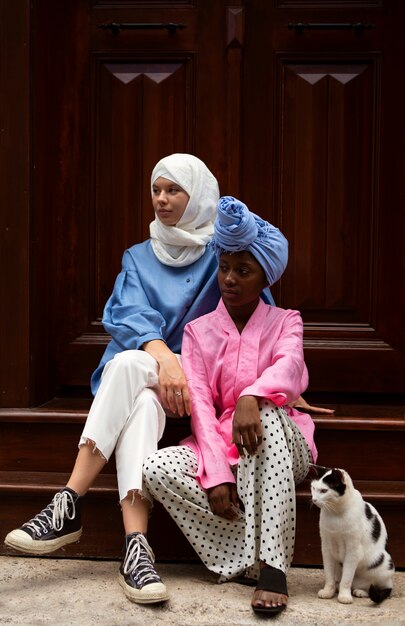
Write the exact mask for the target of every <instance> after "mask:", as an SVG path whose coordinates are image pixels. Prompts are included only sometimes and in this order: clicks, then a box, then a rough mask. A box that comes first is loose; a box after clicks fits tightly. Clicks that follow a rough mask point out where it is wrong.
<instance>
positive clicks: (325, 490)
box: [320, 489, 328, 493]
mask: <svg viewBox="0 0 405 626" xmlns="http://www.w3.org/2000/svg"><path fill="white" fill-rule="evenodd" d="M320 491H321V493H328V490H327V489H321V490H320Z"/></svg>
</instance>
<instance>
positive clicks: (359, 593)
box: [352, 589, 368, 598]
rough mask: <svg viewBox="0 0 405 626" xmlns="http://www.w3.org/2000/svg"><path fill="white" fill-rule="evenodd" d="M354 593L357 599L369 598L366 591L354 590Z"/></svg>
mask: <svg viewBox="0 0 405 626" xmlns="http://www.w3.org/2000/svg"><path fill="white" fill-rule="evenodd" d="M352 593H353V595H354V596H355V597H356V598H368V591H366V590H365V589H353V591H352Z"/></svg>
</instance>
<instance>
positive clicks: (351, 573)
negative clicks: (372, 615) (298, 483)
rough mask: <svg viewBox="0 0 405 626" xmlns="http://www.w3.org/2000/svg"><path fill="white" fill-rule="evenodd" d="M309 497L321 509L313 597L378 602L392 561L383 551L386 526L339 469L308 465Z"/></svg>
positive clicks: (386, 586)
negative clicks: (319, 580) (320, 580)
mask: <svg viewBox="0 0 405 626" xmlns="http://www.w3.org/2000/svg"><path fill="white" fill-rule="evenodd" d="M312 467H313V469H314V470H315V471H316V474H317V478H315V479H313V480H312V482H311V493H312V502H313V503H314V504H315V505H316V506H318V507H319V508H320V509H321V513H320V518H319V530H320V535H321V543H322V558H323V566H324V573H325V586H324V587H323V589H320V590H319V592H318V597H319V598H332V597H333V596H334V595H335V593H336V591H338V600H339V602H342V603H344V604H350V603H351V602H353V597H352V593H353V595H354V596H356V597H358V598H364V597H369V598H371V600H372V601H373V602H376V603H379V602H382V601H383V600H385V598H388V596H389V595H390V593H391V590H392V576H393V573H394V569H395V568H394V563H393V561H392V558H391V556H390V555H389V553H388V552H387V549H386V544H387V531H386V528H385V525H384V522H383V520H382V518H381V516H380V515H379V513H378V511H376V509H375V508H374V507H373V506H372V505H371V504H369V503H368V502H365V501H364V500H363V498H362V495H361V493H360V491H358V490H357V489H355V488H354V486H353V483H352V480H351V478H350V476H349V474H348V473H347V472H346V471H345V470H342V469H336V468H335V469H329V468H324V467H319V466H312Z"/></svg>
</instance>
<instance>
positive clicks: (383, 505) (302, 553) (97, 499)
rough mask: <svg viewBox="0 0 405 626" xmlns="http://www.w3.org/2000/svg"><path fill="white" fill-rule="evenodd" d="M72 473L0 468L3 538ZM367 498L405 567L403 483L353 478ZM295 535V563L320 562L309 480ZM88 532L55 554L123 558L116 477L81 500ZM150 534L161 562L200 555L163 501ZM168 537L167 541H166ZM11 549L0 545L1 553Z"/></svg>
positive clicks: (300, 495) (301, 489) (104, 478)
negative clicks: (121, 555)
mask: <svg viewBox="0 0 405 626" xmlns="http://www.w3.org/2000/svg"><path fill="white" fill-rule="evenodd" d="M68 477H69V474H67V473H53V474H52V473H49V472H13V473H12V472H0V497H1V501H2V511H3V514H2V516H1V519H0V539H1V540H3V539H4V537H5V535H6V534H7V532H9V531H10V530H11V529H13V528H16V527H18V526H19V525H20V524H21V523H22V522H24V521H27V520H28V519H30V518H31V517H32V516H33V515H35V514H36V513H38V512H39V511H40V510H41V509H42V508H44V506H45V505H46V504H47V503H48V502H49V501H50V500H51V499H52V497H53V494H54V493H55V492H56V491H57V490H58V489H60V488H61V487H63V486H64V485H65V484H66V482H67V479H68ZM355 486H356V487H357V488H358V489H359V490H360V491H361V493H362V494H363V497H364V499H365V500H367V501H368V502H371V503H372V504H373V505H374V506H375V507H376V508H377V509H378V510H379V512H380V513H381V515H382V516H383V518H384V521H385V523H386V526H387V529H388V534H389V546H390V550H391V552H392V555H393V558H394V560H395V563H396V565H397V567H398V566H400V567H404V566H405V546H404V542H403V536H404V533H405V482H404V481H402V482H401V481H370V480H369V481H367V480H363V481H362V480H359V481H355ZM296 497H297V537H296V549H295V557H294V563H295V564H296V565H313V566H317V565H321V553H320V541H319V533H318V516H319V511H318V509H317V508H316V507H313V506H311V502H310V482H309V480H305V481H304V482H303V483H301V485H299V486H298V487H297V495H296ZM83 528H84V532H83V535H82V539H81V541H80V542H79V543H77V544H73V545H70V546H67V547H65V548H62V549H61V550H59V551H58V552H57V553H55V555H56V556H58V557H61V556H67V557H77V558H81V557H92V558H119V557H120V554H121V549H122V540H123V528H122V521H121V514H120V509H119V504H118V492H117V483H116V477H115V475H114V474H108V473H104V474H100V476H99V477H98V478H97V480H96V482H95V484H94V485H93V487H92V488H91V489H90V491H89V493H88V494H87V496H86V498H85V500H84V503H83ZM148 535H149V538H150V541H151V543H152V545H153V546H154V548H155V550H156V552H157V553H158V555H159V560H161V561H179V562H181V561H184V562H192V561H196V560H198V557H197V556H196V554H195V552H194V550H193V549H192V548H191V547H190V545H189V544H188V542H187V541H186V539H185V538H184V537H183V535H182V533H181V532H180V530H179V529H178V528H177V526H176V525H175V523H174V522H173V521H172V519H171V518H170V516H169V515H168V514H167V513H166V511H165V510H164V509H163V507H161V505H160V504H159V503H156V504H155V509H154V512H153V515H152V516H151V523H150V529H149V533H148ZM168 538H169V540H168ZM11 553H13V551H12V550H10V549H9V548H7V547H6V546H4V545H0V554H11Z"/></svg>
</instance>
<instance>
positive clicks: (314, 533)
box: [0, 398, 405, 567]
mask: <svg viewBox="0 0 405 626" xmlns="http://www.w3.org/2000/svg"><path fill="white" fill-rule="evenodd" d="M88 406H89V400H88V399H84V400H83V399H81V398H79V399H69V402H66V401H65V400H64V399H62V400H56V401H54V402H52V403H50V404H48V405H47V406H45V407H40V408H35V409H2V410H0V495H1V501H2V515H1V517H0V540H3V538H4V536H5V535H6V534H7V532H9V530H11V529H12V528H16V527H18V526H19V525H20V524H21V523H22V522H24V521H27V520H28V519H29V518H31V517H32V516H33V515H35V514H36V513H38V512H39V511H40V510H41V509H42V508H43V507H44V506H45V505H46V504H47V503H48V502H49V501H50V499H51V498H52V495H53V494H54V492H55V491H56V490H57V489H59V488H60V487H61V486H63V485H65V484H66V481H67V478H68V476H69V473H70V471H71V469H72V467H73V463H74V460H75V457H76V453H77V442H78V439H79V436H80V433H81V430H82V427H83V424H84V422H85V419H86V415H87V411H88ZM335 406H336V413H335V415H333V416H325V417H314V421H315V423H316V442H317V446H318V450H319V459H318V462H319V463H320V464H321V465H326V466H331V467H344V468H345V469H347V471H349V473H350V474H351V476H352V478H353V480H354V482H355V484H356V486H357V487H358V488H359V489H360V491H361V492H362V493H363V496H364V498H365V499H366V500H368V501H370V502H372V503H373V504H374V505H375V506H376V507H377V509H378V510H379V511H380V513H381V515H382V516H383V518H384V521H385V523H386V525H387V529H388V533H389V543H390V550H391V552H392V555H393V558H394V561H395V563H396V565H397V566H401V567H404V566H405V545H404V542H403V539H402V537H403V536H404V534H405V527H404V525H405V484H404V478H405V477H404V470H403V467H404V465H403V451H404V449H405V447H404V443H405V419H404V415H403V407H402V406H389V405H381V406H378V405H377V406H375V405H364V404H361V405H356V404H348V403H346V404H339V405H335ZM188 433H189V420H188V419H185V418H183V419H174V418H169V419H168V423H167V427H166V430H165V434H164V437H163V439H162V441H161V442H160V446H161V447H163V446H168V445H176V444H177V443H178V442H179V441H180V440H181V439H182V438H183V437H184V436H186V435H187V434H188ZM297 511H298V513H297V538H296V550H295V559H294V563H295V564H297V565H313V566H317V565H321V553H320V541H319V533H318V516H319V512H318V510H317V509H316V507H311V505H310V490H309V482H308V481H304V483H303V484H302V485H300V486H299V487H298V490H297ZM83 527H84V532H83V535H82V539H81V541H80V542H79V543H77V544H74V545H71V546H67V547H66V548H64V549H62V550H60V551H58V553H57V556H67V557H92V558H119V557H120V554H121V549H122V540H123V528H122V521H121V513H120V508H119V504H118V495H117V488H116V477H115V465H114V459H110V461H109V463H108V464H107V465H106V467H105V468H104V470H103V472H102V473H101V474H100V476H99V478H98V479H97V481H96V482H95V484H94V486H93V487H92V489H91V490H90V492H89V494H88V496H87V497H86V499H85V502H84V507H83ZM149 537H150V539H151V542H152V543H153V546H154V548H155V550H156V552H157V554H158V555H159V560H163V561H195V560H198V559H197V556H196V554H195V552H194V550H193V549H192V548H191V547H190V546H189V544H188V542H187V541H186V539H185V538H184V537H183V535H182V534H181V532H180V531H179V529H178V528H177V526H176V525H175V523H174V522H173V521H172V520H171V518H170V517H169V516H168V514H167V513H166V512H165V510H164V509H163V508H162V507H161V506H160V505H159V504H158V503H157V504H155V511H154V513H153V515H152V517H151V524H150V530H149ZM0 553H1V554H8V553H10V551H9V550H8V549H7V548H5V546H0ZM55 554H56V553H55Z"/></svg>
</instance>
